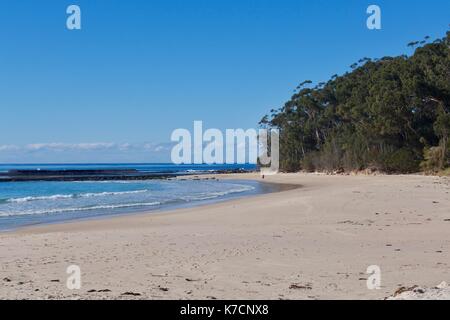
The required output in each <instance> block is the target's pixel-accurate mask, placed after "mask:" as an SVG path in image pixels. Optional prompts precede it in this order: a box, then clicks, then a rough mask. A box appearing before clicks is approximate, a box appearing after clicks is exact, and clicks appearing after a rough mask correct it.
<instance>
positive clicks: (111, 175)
mask: <svg viewBox="0 0 450 320" xmlns="http://www.w3.org/2000/svg"><path fill="white" fill-rule="evenodd" d="M242 172H248V171H246V170H243V169H233V170H216V171H208V172H189V173H186V172H179V171H171V172H142V171H139V170H136V169H111V170H108V169H106V170H10V171H8V172H6V173H0V182H18V181H114V180H116V181H117V180H150V179H169V178H174V177H178V176H189V175H199V174H207V173H208V174H220V173H242Z"/></svg>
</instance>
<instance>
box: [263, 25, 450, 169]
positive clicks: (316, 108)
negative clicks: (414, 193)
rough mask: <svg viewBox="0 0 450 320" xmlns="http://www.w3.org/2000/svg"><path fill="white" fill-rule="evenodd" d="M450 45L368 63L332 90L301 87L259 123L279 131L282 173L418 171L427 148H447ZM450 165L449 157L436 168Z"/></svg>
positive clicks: (336, 79)
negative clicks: (299, 171)
mask: <svg viewBox="0 0 450 320" xmlns="http://www.w3.org/2000/svg"><path fill="white" fill-rule="evenodd" d="M421 44H422V43H421ZM449 44H450V32H448V33H447V37H445V38H443V39H439V40H438V41H434V42H432V43H428V44H424V45H423V46H422V47H417V49H416V50H415V52H414V54H413V55H412V56H410V57H408V56H404V55H403V56H399V57H384V58H381V59H376V60H371V59H369V58H364V59H361V60H360V61H359V62H358V63H357V64H355V65H354V68H353V70H352V71H351V72H347V73H346V74H344V75H342V76H337V75H334V76H333V77H332V78H331V79H330V80H329V81H328V82H326V83H320V84H319V85H317V86H315V87H313V86H312V85H311V81H305V82H302V83H301V84H300V85H299V86H298V87H297V89H298V91H296V93H295V94H294V95H293V96H292V98H291V99H290V100H289V101H288V102H286V104H285V105H284V106H283V107H282V108H280V109H278V110H272V111H271V114H270V115H267V116H265V117H264V118H263V120H262V121H261V124H262V125H264V126H266V127H273V128H277V129H279V130H280V134H281V136H280V164H281V167H282V168H281V169H283V170H285V171H297V170H299V169H303V170H307V171H315V170H318V171H336V170H337V171H340V170H346V171H351V170H363V169H368V168H369V169H377V170H382V171H386V172H414V171H417V170H419V168H420V166H419V164H420V162H421V161H423V160H425V162H426V161H428V160H427V159H425V158H427V153H425V154H424V149H426V150H430V146H438V145H439V146H441V147H442V146H447V145H448V141H449V139H448V137H449V134H450V110H449V106H450V81H449V79H450V50H449ZM429 156H431V155H429ZM448 159H449V157H448V152H447V151H446V152H444V153H443V158H441V159H440V163H439V164H438V167H439V168H440V169H442V168H443V167H445V166H447V165H449V163H448ZM427 166H428V165H422V166H421V167H422V168H423V169H424V170H425V167H427Z"/></svg>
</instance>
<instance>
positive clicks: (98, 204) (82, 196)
mask: <svg viewBox="0 0 450 320" xmlns="http://www.w3.org/2000/svg"><path fill="white" fill-rule="evenodd" d="M39 168H41V169H46V170H63V169H70V170H75V169H138V170H140V171H145V172H168V171H170V172H181V173H186V172H189V173H196V174H201V173H206V172H210V171H214V170H225V169H236V168H242V169H246V170H252V169H254V167H252V166H251V165H247V166H206V165H205V166H204V165H200V166H196V165H192V166H176V165H167V164H148V165H126V164H116V165H110V164H108V165H106V164H105V165H97V164H96V165H26V166H24V165H21V166H18V165H0V171H3V172H6V171H8V170H11V169H39ZM266 191H268V190H267V187H265V186H263V185H261V184H259V183H257V182H254V181H241V180H237V181H234V180H220V181H218V180H192V179H186V180H156V179H155V180H145V181H73V182H65V181H64V182H59V181H31V182H2V183H0V230H10V229H15V228H17V227H22V226H26V225H33V224H42V223H55V222H63V221H68V220H76V219H89V218H98V217H102V216H110V215H116V214H126V213H131V212H138V211H152V210H161V209H165V208H175V207H184V206H192V205H198V204H202V203H209V202H216V201H221V200H224V199H229V198H233V197H242V196H246V195H250V194H258V193H262V192H266Z"/></svg>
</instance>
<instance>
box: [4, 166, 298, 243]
mask: <svg viewBox="0 0 450 320" xmlns="http://www.w3.org/2000/svg"><path fill="white" fill-rule="evenodd" d="M242 174H251V176H252V178H250V179H243V178H242V177H241V176H240V175H242ZM242 174H241V173H231V174H230V173H225V174H204V175H191V176H178V177H176V178H174V179H177V180H211V179H214V180H217V181H220V180H221V179H222V180H228V181H229V180H233V181H236V182H242V183H246V182H247V183H248V182H249V181H252V182H257V183H258V184H259V185H260V189H261V190H259V191H258V192H256V193H251V192H250V193H249V192H243V193H237V194H232V195H225V196H222V197H218V198H215V199H210V200H198V201H193V202H190V203H179V204H171V205H166V206H164V205H163V206H161V207H160V208H156V209H149V208H146V209H144V208H143V209H138V210H123V212H118V213H114V214H113V213H111V214H104V215H95V216H92V217H80V218H74V219H67V220H56V221H46V222H39V223H34V224H29V225H21V226H17V227H14V228H12V229H3V230H0V235H1V234H3V233H14V232H21V231H24V232H26V231H27V230H30V231H31V230H33V229H36V228H44V229H45V227H47V226H53V225H54V226H58V225H64V224H70V223H81V222H86V223H89V222H91V221H96V220H109V219H116V218H126V217H133V216H139V215H150V214H151V215H160V214H167V213H173V214H176V213H177V211H179V210H182V209H192V208H197V207H203V206H210V205H214V204H218V203H223V202H229V201H235V200H239V199H245V198H249V197H257V196H261V195H264V194H268V193H275V192H283V191H287V190H291V189H296V188H300V187H301V185H296V184H283V183H274V182H265V181H259V180H258V179H257V178H256V177H254V173H242ZM235 175H238V176H237V177H235Z"/></svg>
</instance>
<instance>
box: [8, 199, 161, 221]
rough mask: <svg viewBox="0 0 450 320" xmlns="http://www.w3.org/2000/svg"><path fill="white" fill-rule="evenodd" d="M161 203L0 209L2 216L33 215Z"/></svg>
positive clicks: (146, 203)
mask: <svg viewBox="0 0 450 320" xmlns="http://www.w3.org/2000/svg"><path fill="white" fill-rule="evenodd" d="M160 204H161V202H158V201H155V202H143V203H125V204H111V205H97V206H90V207H81V208H56V209H44V210H27V211H21V212H1V211H0V217H10V216H22V215H32V214H52V213H64V212H78V211H88V210H101V209H120V208H132V207H147V206H156V205H160Z"/></svg>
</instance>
